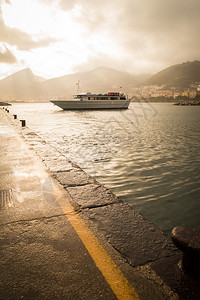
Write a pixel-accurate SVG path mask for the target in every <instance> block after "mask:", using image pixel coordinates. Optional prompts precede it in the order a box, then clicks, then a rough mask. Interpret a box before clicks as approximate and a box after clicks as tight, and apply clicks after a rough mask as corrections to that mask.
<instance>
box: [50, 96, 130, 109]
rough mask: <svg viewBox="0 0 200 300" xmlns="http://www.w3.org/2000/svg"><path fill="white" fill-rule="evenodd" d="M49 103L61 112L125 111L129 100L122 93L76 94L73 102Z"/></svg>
mask: <svg viewBox="0 0 200 300" xmlns="http://www.w3.org/2000/svg"><path fill="white" fill-rule="evenodd" d="M51 102H52V103H53V104H55V105H57V106H58V107H60V108H62V109H63V110H83V109H85V110H87V109H127V108H128V106H129V104H130V100H128V99H127V98H126V96H125V94H124V93H119V92H109V93H107V94H93V93H78V94H76V95H74V99H73V100H66V99H58V100H51Z"/></svg>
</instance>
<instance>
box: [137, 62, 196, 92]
mask: <svg viewBox="0 0 200 300" xmlns="http://www.w3.org/2000/svg"><path fill="white" fill-rule="evenodd" d="M195 82H200V61H198V60H195V61H193V62H189V61H188V62H186V63H182V64H178V65H174V66H171V67H169V68H167V69H164V70H162V71H160V72H158V73H156V74H155V75H153V76H151V77H150V78H149V79H148V80H146V81H145V82H143V83H142V84H143V85H162V84H166V85H167V86H176V87H177V86H179V87H188V86H189V85H190V84H191V83H195Z"/></svg>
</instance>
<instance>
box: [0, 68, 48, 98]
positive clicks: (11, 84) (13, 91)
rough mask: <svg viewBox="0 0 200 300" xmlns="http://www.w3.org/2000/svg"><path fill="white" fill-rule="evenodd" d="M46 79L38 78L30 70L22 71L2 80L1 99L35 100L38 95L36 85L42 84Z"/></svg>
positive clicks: (0, 84) (0, 82)
mask: <svg viewBox="0 0 200 300" xmlns="http://www.w3.org/2000/svg"><path fill="white" fill-rule="evenodd" d="M43 80H44V78H42V77H39V76H36V75H34V74H33V73H32V71H31V70H30V69H28V68H27V69H24V70H21V71H19V72H17V73H15V74H13V75H10V76H8V77H6V78H4V79H2V80H0V98H1V99H7V100H13V99H21V98H22V99H24V98H25V97H28V98H30V97H31V98H34V97H35V96H36V95H37V94H38V93H37V92H38V91H37V90H35V89H34V85H37V84H40V83H41V82H42V81H43Z"/></svg>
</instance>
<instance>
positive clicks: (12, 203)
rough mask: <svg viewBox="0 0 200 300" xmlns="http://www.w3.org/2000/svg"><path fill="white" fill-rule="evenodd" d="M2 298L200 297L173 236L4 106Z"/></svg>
mask: <svg viewBox="0 0 200 300" xmlns="http://www.w3.org/2000/svg"><path fill="white" fill-rule="evenodd" d="M0 139H1V142H0V224H1V227H0V256H1V260H0V270H1V273H0V299H88V298H91V299H148V300H149V299H151V300H154V299H155V300H156V299H158V300H159V299H161V300H162V299H200V290H199V283H200V280H199V278H191V277H190V276H189V275H187V274H185V273H184V272H183V270H182V268H181V263H180V260H181V255H182V254H181V253H180V251H179V250H178V249H177V248H176V247H175V246H174V245H173V243H172V241H171V239H170V238H169V237H168V236H166V235H164V234H163V233H162V231H160V230H159V229H158V228H156V227H155V226H154V225H153V224H152V223H150V222H149V221H148V220H146V219H144V218H143V217H142V216H141V215H140V214H139V213H137V212H136V211H134V210H133V209H132V208H130V207H129V206H128V205H127V204H124V203H123V202H121V201H120V200H119V199H118V198H117V197H116V195H114V194H113V193H112V192H111V191H110V190H108V189H107V188H106V187H104V186H103V185H101V184H100V183H99V182H97V181H96V180H95V179H94V178H93V177H91V176H90V175H88V174H86V173H85V172H84V171H83V170H82V169H80V168H79V167H78V166H76V165H74V164H73V163H71V162H70V161H69V160H68V159H67V158H66V157H64V156H63V155H62V154H61V153H59V152H58V151H57V150H56V149H55V148H53V147H51V146H50V145H48V144H47V143H46V142H45V141H44V140H42V139H41V138H40V137H39V136H38V135H37V134H36V133H34V132H33V131H32V130H30V129H29V128H27V127H23V128H22V127H21V124H20V121H19V120H16V119H14V118H13V116H12V115H11V114H9V113H7V112H5V111H4V110H0Z"/></svg>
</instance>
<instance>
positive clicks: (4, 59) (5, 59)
mask: <svg viewBox="0 0 200 300" xmlns="http://www.w3.org/2000/svg"><path fill="white" fill-rule="evenodd" d="M16 62H17V59H16V57H15V56H14V55H13V54H12V52H11V51H10V50H9V49H8V48H7V46H6V45H3V46H1V47H0V63H6V64H14V63H16Z"/></svg>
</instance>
